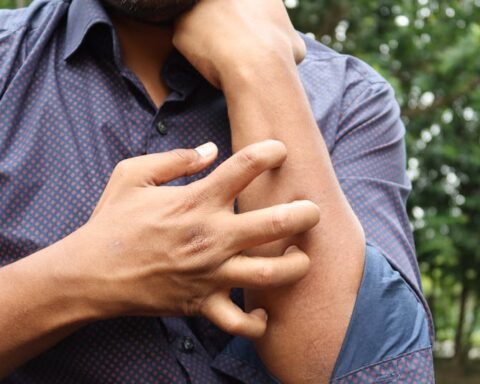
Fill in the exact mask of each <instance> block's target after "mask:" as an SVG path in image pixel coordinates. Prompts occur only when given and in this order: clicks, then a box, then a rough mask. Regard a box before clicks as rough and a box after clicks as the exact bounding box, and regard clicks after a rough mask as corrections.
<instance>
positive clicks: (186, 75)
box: [64, 0, 206, 97]
mask: <svg viewBox="0 0 480 384" xmlns="http://www.w3.org/2000/svg"><path fill="white" fill-rule="evenodd" d="M98 25H103V26H106V27H107V28H108V32H109V35H110V36H109V39H108V40H110V42H106V41H105V39H102V37H104V36H105V35H103V36H99V35H97V36H95V39H90V40H91V41H92V43H93V44H97V45H99V46H100V51H101V52H103V53H104V54H106V53H107V52H105V49H106V48H107V49H110V52H109V53H111V54H112V57H113V59H114V60H115V63H116V65H117V67H119V68H120V67H122V65H121V55H120V48H119V44H118V41H117V35H116V33H115V29H114V26H113V24H112V21H111V19H110V16H109V15H108V14H107V12H106V11H105V9H104V7H103V6H102V4H101V3H100V0H71V4H70V8H69V10H68V16H67V29H66V42H65V54H64V59H65V60H68V59H69V58H70V57H72V56H73V55H74V54H75V53H76V52H77V51H78V50H79V49H80V48H81V47H82V45H84V44H85V41H86V38H87V35H88V34H89V32H90V31H91V30H92V28H93V27H95V26H98ZM105 44H108V45H109V47H108V46H107V45H105ZM162 73H163V76H164V78H165V80H166V81H167V84H168V85H169V86H170V88H172V89H175V90H177V91H179V92H180V94H181V95H182V96H183V97H185V96H186V95H188V94H190V93H191V92H192V91H193V89H194V88H196V86H197V85H198V84H199V82H201V81H202V80H204V79H203V78H202V77H201V75H200V74H199V73H198V72H197V71H196V70H195V69H194V68H193V66H192V65H191V64H190V63H189V62H188V61H187V60H186V59H185V58H184V57H183V56H182V55H180V54H179V53H178V52H176V51H175V52H174V53H173V54H172V55H171V56H170V58H169V59H168V60H167V62H166V64H165V66H164V68H163V70H162ZM204 81H205V82H206V80H204Z"/></svg>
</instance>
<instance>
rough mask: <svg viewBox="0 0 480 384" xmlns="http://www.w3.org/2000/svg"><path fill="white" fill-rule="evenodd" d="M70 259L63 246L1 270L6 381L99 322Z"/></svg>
mask: <svg viewBox="0 0 480 384" xmlns="http://www.w3.org/2000/svg"><path fill="white" fill-rule="evenodd" d="M65 256H66V255H65V249H64V242H58V243H56V244H54V245H52V246H50V247H48V248H46V249H44V250H42V251H39V252H37V253H35V254H33V255H31V256H29V257H26V258H24V259H22V260H20V261H17V262H15V263H13V264H10V265H8V266H6V267H4V268H1V269H0V292H1V293H0V298H1V299H0V302H1V311H0V330H1V337H0V378H1V377H4V376H6V375H7V374H8V373H9V372H10V371H11V370H13V369H14V368H16V367H17V366H19V365H21V364H22V363H24V362H26V361H28V360H30V359H31V358H33V357H35V356H37V355H38V354H40V353H41V352H43V351H44V350H46V349H48V348H49V347H51V346H53V345H54V344H56V343H57V342H59V341H60V340H62V339H63V338H65V337H67V336H68V335H69V334H71V333H72V332H74V331H75V330H76V329H78V328H79V327H81V326H82V325H83V324H86V323H87V322H89V321H91V320H93V319H95V318H97V317H98V316H99V314H100V313H99V311H98V310H97V309H96V307H95V305H94V303H93V301H89V300H88V299H87V297H89V295H88V294H87V293H86V292H85V290H86V289H88V285H85V284H82V283H81V282H79V281H77V282H75V281H68V280H69V279H68V277H67V275H68V273H66V272H67V270H68V269H69V267H68V262H67V258H66V257H65ZM64 268H66V269H64ZM60 270H63V271H62V272H60ZM81 287H82V289H80V288H81Z"/></svg>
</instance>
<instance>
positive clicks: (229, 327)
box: [224, 317, 242, 335]
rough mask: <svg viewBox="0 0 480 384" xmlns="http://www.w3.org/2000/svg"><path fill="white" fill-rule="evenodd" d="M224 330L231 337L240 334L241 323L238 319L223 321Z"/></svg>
mask: <svg viewBox="0 0 480 384" xmlns="http://www.w3.org/2000/svg"><path fill="white" fill-rule="evenodd" d="M224 330H225V332H227V333H230V334H232V335H235V334H238V333H240V331H241V330H242V321H241V320H240V319H239V318H238V317H232V318H229V319H228V320H225V324H224Z"/></svg>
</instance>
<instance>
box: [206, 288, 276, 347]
mask: <svg viewBox="0 0 480 384" xmlns="http://www.w3.org/2000/svg"><path fill="white" fill-rule="evenodd" d="M202 314H203V315H204V316H205V317H207V318H208V319H209V320H210V321H212V322H213V323H214V324H216V325H217V326H218V327H219V328H221V329H222V330H224V331H225V332H227V333H229V334H231V335H235V336H243V337H248V338H251V339H256V338H259V337H262V336H263V334H264V333H265V330H266V329H267V314H266V312H265V311H264V310H263V309H256V310H254V311H252V312H250V313H245V312H244V311H242V309H240V308H239V307H238V306H237V305H235V304H234V303H233V302H232V300H231V299H230V297H229V296H228V293H224V294H223V293H222V294H217V295H214V296H211V297H210V298H208V299H207V301H206V302H205V303H204V306H203V308H202Z"/></svg>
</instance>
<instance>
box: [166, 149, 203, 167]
mask: <svg viewBox="0 0 480 384" xmlns="http://www.w3.org/2000/svg"><path fill="white" fill-rule="evenodd" d="M171 153H172V155H173V156H175V157H177V158H178V159H180V161H182V162H183V163H184V164H186V165H189V164H191V163H194V162H196V161H197V160H198V158H199V154H198V153H197V151H195V150H194V149H174V150H173V151H171Z"/></svg>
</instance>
